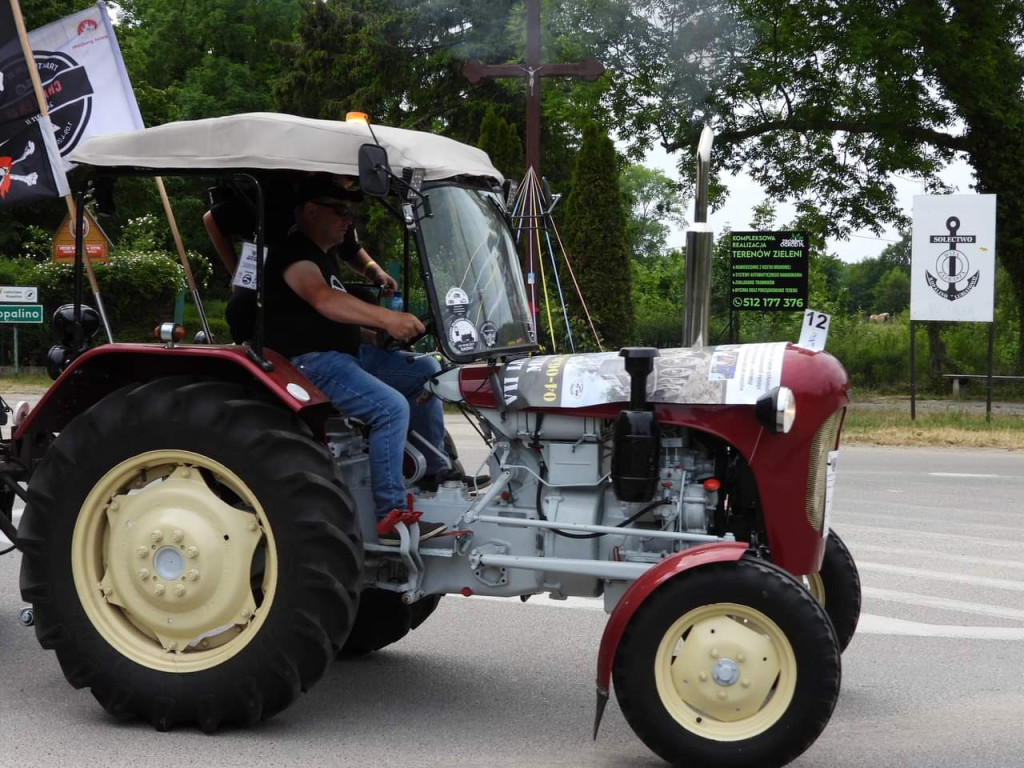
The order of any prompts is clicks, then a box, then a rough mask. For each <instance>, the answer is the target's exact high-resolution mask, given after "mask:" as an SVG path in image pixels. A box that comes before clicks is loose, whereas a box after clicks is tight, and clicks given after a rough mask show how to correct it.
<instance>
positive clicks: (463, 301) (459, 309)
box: [444, 286, 476, 334]
mask: <svg viewBox="0 0 1024 768" xmlns="http://www.w3.org/2000/svg"><path fill="white" fill-rule="evenodd" d="M444 303H445V306H446V307H448V311H449V312H451V313H452V314H453V315H455V316H456V317H465V316H466V313H467V312H468V311H469V294H467V293H466V292H465V291H464V290H462V289H461V288H459V287H458V286H453V287H452V288H449V289H448V293H446V294H445V295H444ZM471 325H472V324H471ZM473 333H474V334H475V333H476V328H473Z"/></svg>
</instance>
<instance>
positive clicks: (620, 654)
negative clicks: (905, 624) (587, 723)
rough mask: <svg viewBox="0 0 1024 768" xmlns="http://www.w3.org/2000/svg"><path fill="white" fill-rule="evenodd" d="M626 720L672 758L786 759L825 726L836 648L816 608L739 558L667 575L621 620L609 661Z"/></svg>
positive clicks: (771, 572)
mask: <svg viewBox="0 0 1024 768" xmlns="http://www.w3.org/2000/svg"><path fill="white" fill-rule="evenodd" d="M612 671H613V680H614V686H615V692H616V697H617V699H618V701H619V706H620V707H621V709H622V713H623V715H624V716H625V718H626V720H627V722H629V724H630V726H631V727H632V728H633V730H634V731H635V732H636V734H637V736H639V737H640V739H641V740H642V741H643V742H644V743H645V744H647V746H648V747H650V748H651V749H652V750H653V751H654V752H656V753H657V754H658V755H660V756H661V757H662V758H664V759H665V760H667V761H669V762H670V763H672V764H673V765H675V764H685V765H687V766H694V767H695V768H696V767H697V766H716V768H718V767H726V766H733V767H738V766H751V767H753V766H757V768H769V767H770V766H780V765H785V764H786V763H788V762H790V761H791V760H793V759H794V758H796V757H797V756H798V755H799V754H801V753H802V752H803V751H804V750H806V749H807V748H808V747H809V746H810V745H811V744H812V743H814V740H815V739H816V738H817V737H818V735H819V734H820V733H821V732H822V730H823V729H824V728H825V725H826V723H828V720H829V718H830V716H831V714H832V709H833V708H834V706H835V703H836V699H837V698H838V696H839V681H840V657H839V649H838V647H837V645H836V638H835V632H834V631H833V629H832V625H831V623H830V622H829V620H828V617H827V616H826V615H825V612H824V611H823V610H822V608H821V607H820V606H819V605H818V604H817V603H816V602H815V601H814V600H813V599H812V598H811V596H810V595H809V594H808V593H807V591H806V590H805V589H804V588H803V587H802V586H801V585H800V583H799V582H797V581H796V580H795V579H793V578H792V577H791V576H790V575H789V574H787V573H785V572H784V571H782V570H780V569H779V568H777V567H775V566H772V565H770V564H768V563H764V562H761V561H756V560H752V559H747V558H744V559H742V560H739V561H737V562H731V563H716V564H712V565H706V566H701V567H699V568H696V569H694V570H692V571H687V572H684V573H682V574H680V575H678V576H675V577H674V578H672V579H671V580H669V581H668V582H666V583H665V584H663V585H662V586H661V587H659V588H658V589H657V590H656V591H655V592H653V593H652V594H651V595H650V596H649V597H648V598H647V599H646V600H645V601H644V603H643V604H642V605H641V606H640V607H639V608H638V609H637V611H636V613H635V614H634V615H633V617H632V618H631V619H630V621H629V624H628V625H627V627H626V630H625V632H624V634H623V637H622V640H621V642H620V644H619V647H618V650H617V652H616V655H615V662H614V665H613V668H612Z"/></svg>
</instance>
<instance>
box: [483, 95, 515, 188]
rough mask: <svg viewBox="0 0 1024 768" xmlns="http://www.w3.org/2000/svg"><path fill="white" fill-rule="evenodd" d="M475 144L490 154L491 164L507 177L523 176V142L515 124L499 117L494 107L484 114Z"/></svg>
mask: <svg viewBox="0 0 1024 768" xmlns="http://www.w3.org/2000/svg"><path fill="white" fill-rule="evenodd" d="M476 145H477V146H478V147H480V149H482V150H483V151H484V152H486V153H487V154H488V155H489V156H490V158H491V164H492V165H493V166H494V167H495V168H497V169H498V170H499V171H501V172H502V173H503V174H504V175H505V176H506V177H507V178H510V179H521V178H523V174H524V173H525V170H526V167H525V160H524V159H523V143H522V142H521V141H520V140H519V135H518V134H517V133H516V127H515V125H513V124H512V123H510V122H508V121H507V120H504V119H502V118H501V117H499V116H498V113H497V111H496V110H495V109H494V107H490V108H488V110H487V112H486V113H485V114H484V119H483V120H482V121H481V123H480V138H479V139H477V143H476Z"/></svg>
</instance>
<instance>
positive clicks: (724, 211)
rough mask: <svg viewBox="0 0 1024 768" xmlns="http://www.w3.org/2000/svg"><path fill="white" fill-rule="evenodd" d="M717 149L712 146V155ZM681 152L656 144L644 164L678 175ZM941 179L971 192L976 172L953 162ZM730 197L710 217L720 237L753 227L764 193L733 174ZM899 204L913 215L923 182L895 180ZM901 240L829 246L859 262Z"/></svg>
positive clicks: (862, 234)
mask: <svg viewBox="0 0 1024 768" xmlns="http://www.w3.org/2000/svg"><path fill="white" fill-rule="evenodd" d="M713 153H714V149H712V154H713ZM678 159H679V155H669V154H667V153H666V152H665V150H664V149H662V148H661V147H660V146H655V147H654V148H652V150H651V151H650V152H649V153H648V154H647V157H646V158H645V159H644V164H645V165H647V166H650V167H651V168H657V169H658V170H660V171H661V172H662V173H664V174H666V175H667V176H669V177H670V178H673V179H675V178H678V176H679V174H678V172H677V171H676V164H677V162H678ZM941 176H942V179H943V180H944V181H945V182H946V183H947V184H949V185H950V186H951V187H952V191H953V193H954V194H956V193H959V194H972V193H973V190H972V189H971V186H970V185H971V182H972V180H973V172H972V171H971V168H970V166H968V165H967V164H966V163H965V162H962V161H958V162H956V163H954V164H952V165H950V166H949V167H948V168H947V169H946V170H945V171H944V172H943V173H942V174H941ZM726 183H727V186H728V188H729V197H728V199H727V200H726V203H725V205H724V206H722V207H721V208H720V209H719V210H717V211H712V212H711V213H710V215H709V217H708V218H709V220H710V224H711V227H712V229H713V230H714V231H715V234H716V236H717V234H718V233H720V232H722V231H723V230H724V229H726V228H729V229H735V230H744V229H747V228H749V226H750V218H751V215H752V212H753V209H754V206H756V205H758V204H760V203H762V202H764V200H765V194H764V192H763V190H762V189H761V188H760V186H758V184H757V183H756V182H755V181H754V180H753V179H751V178H750V177H748V176H734V177H732V178H731V180H727V182H726ZM895 184H896V189H897V193H898V195H899V201H900V206H901V207H902V209H903V210H904V211H905V212H906V214H907V216H910V215H911V214H912V211H913V202H914V196H915V195H923V194H925V189H924V184H923V183H920V182H916V181H914V180H912V179H909V178H903V177H897V178H896V179H895ZM684 211H685V213H686V217H687V220H690V221H692V219H693V200H692V199H690V200H687V201H686V203H685V206H684ZM793 214H794V208H793V206H792V205H786V204H780V205H777V206H776V217H777V221H780V222H786V221H788V220H790V219H791V218H792V216H793ZM898 239H899V233H898V232H897V231H896V230H895V229H893V228H891V227H890V228H888V229H886V230H885V231H884V232H883V233H882V234H881V235H880V236H876V235H875V233H874V232H872V231H871V230H861V231H858V232H854V233H853V234H852V236H851V237H850V238H849V239H848V240H829V241H828V248H829V251H830V252H831V253H834V254H836V255H837V256H838V257H839V258H840V259H842V260H843V261H846V262H857V261H862V260H863V259H867V258H875V257H877V256H879V255H881V253H882V250H883V249H884V248H885V247H886V246H887V245H889V244H890V243H894V242H896V241H897V240H898ZM685 241H686V231H685V230H684V229H673V231H672V234H671V235H670V237H669V243H668V244H669V247H671V248H680V247H682V246H683V245H684V244H685Z"/></svg>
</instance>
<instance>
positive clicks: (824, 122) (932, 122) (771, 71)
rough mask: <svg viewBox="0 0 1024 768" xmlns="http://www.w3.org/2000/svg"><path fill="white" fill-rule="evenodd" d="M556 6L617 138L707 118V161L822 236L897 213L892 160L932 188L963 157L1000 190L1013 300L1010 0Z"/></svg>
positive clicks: (1015, 158)
mask: <svg viewBox="0 0 1024 768" xmlns="http://www.w3.org/2000/svg"><path fill="white" fill-rule="evenodd" d="M599 9H600V10H601V11H602V13H600V14H599V13H598V12H597V11H598V10H599ZM562 17H563V21H562V23H563V24H564V25H565V26H567V27H569V28H572V29H574V30H575V32H576V36H577V38H578V39H580V40H581V41H582V44H589V45H591V46H599V47H600V50H601V51H602V53H601V54H600V55H601V56H602V57H603V58H604V60H605V63H606V65H608V66H610V67H612V68H614V69H615V71H616V73H617V75H618V77H617V78H614V79H613V83H614V84H613V86H612V88H611V90H610V91H609V94H608V102H609V104H610V105H611V106H612V108H613V109H614V111H615V113H616V114H619V115H624V116H626V121H625V124H624V125H623V127H622V131H621V135H622V137H623V138H626V139H627V140H629V141H630V142H631V143H632V144H634V145H635V146H644V145H647V144H649V143H650V142H652V141H655V140H660V141H661V142H662V143H663V144H664V146H665V147H666V149H668V150H669V151H675V150H678V149H682V148H684V147H692V146H693V145H694V144H695V143H696V140H697V136H698V134H699V130H700V128H701V126H702V125H703V124H704V123H711V124H712V125H713V126H714V127H715V129H716V133H717V137H716V142H715V163H716V165H717V167H718V169H719V170H739V169H744V170H746V171H747V172H748V173H751V174H752V175H753V176H754V178H755V179H756V180H757V181H758V182H759V183H761V184H762V185H763V186H764V187H765V189H766V190H767V191H768V193H769V194H770V195H771V196H772V197H773V198H775V199H786V198H795V199H796V201H797V208H798V211H800V212H802V213H814V214H816V215H817V216H818V217H819V218H820V220H821V221H822V222H823V224H824V225H825V226H826V227H827V229H828V233H829V234H831V235H839V236H843V235H845V234H847V233H849V232H850V231H851V229H853V228H860V227H865V226H868V227H873V228H875V229H876V230H879V229H880V226H881V224H882V223H884V222H905V220H906V217H905V214H904V212H903V211H902V210H901V209H900V208H899V206H898V202H897V197H896V194H895V190H894V188H893V185H892V181H891V179H892V175H893V174H897V173H898V174H903V175H912V176H918V177H921V178H923V179H925V180H926V181H927V183H928V189H929V191H941V189H942V186H941V184H940V182H939V181H938V179H937V176H936V174H937V172H938V171H939V170H940V169H941V168H942V167H944V166H945V165H946V164H947V163H948V162H949V161H950V160H952V159H953V158H956V157H963V158H965V159H966V160H967V161H968V162H969V163H970V164H971V166H972V167H973V169H974V171H975V177H976V185H975V188H976V190H977V191H978V192H991V193H996V194H998V195H999V198H998V213H997V216H998V235H997V237H998V241H999V248H1000V254H1001V260H1002V262H1003V265H1004V266H1005V267H1006V269H1007V271H1008V273H1009V275H1010V277H1011V280H1012V282H1013V285H1014V288H1015V291H1016V295H1017V301H1018V312H1019V313H1024V171H1022V170H1021V167H1020V162H1019V159H1020V157H1022V156H1024V92H1022V90H1021V87H1020V83H1021V81H1022V79H1024V2H1022V0H988V1H987V2H974V1H973V0H918V1H916V2H888V0H846V1H845V2H842V3H836V2H833V0H802V1H801V2H799V3H793V2H790V1H789V0H630V2H626V0H576V1H575V2H569V3H565V4H564V7H563V13H562ZM1020 345H1021V346H1020V348H1019V350H1020V352H1021V353H1022V354H1024V338H1022V339H1021V342H1020Z"/></svg>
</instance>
